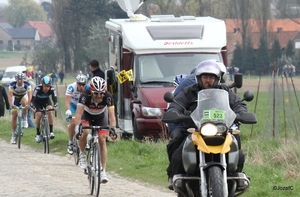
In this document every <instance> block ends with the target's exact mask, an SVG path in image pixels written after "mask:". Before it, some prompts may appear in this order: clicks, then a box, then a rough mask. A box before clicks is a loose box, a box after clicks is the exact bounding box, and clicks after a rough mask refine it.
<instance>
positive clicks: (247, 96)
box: [243, 90, 254, 102]
mask: <svg viewBox="0 0 300 197" xmlns="http://www.w3.org/2000/svg"><path fill="white" fill-rule="evenodd" d="M253 98H254V94H253V92H251V91H249V90H247V91H246V92H245V93H244V99H243V100H245V101H247V102H249V101H252V100H253Z"/></svg>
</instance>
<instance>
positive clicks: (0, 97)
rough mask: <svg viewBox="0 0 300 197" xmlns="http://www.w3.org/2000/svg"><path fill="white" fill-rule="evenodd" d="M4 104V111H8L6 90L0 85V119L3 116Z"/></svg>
mask: <svg viewBox="0 0 300 197" xmlns="http://www.w3.org/2000/svg"><path fill="white" fill-rule="evenodd" d="M4 103H5V105H6V109H7V110H9V102H8V96H7V93H6V90H5V88H4V87H3V86H2V85H0V117H1V116H4V112H5V110H4Z"/></svg>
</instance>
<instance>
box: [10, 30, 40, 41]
mask: <svg viewBox="0 0 300 197" xmlns="http://www.w3.org/2000/svg"><path fill="white" fill-rule="evenodd" d="M7 31H8V33H9V35H10V36H11V37H12V38H13V39H17V38H19V39H29V38H30V39H35V34H36V31H37V30H36V29H34V28H8V29H7Z"/></svg>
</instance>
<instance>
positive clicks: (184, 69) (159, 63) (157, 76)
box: [136, 54, 222, 83]
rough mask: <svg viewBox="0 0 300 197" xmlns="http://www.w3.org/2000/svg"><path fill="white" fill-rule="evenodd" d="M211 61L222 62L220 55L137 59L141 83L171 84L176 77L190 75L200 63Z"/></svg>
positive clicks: (141, 57) (186, 55)
mask: <svg viewBox="0 0 300 197" xmlns="http://www.w3.org/2000/svg"><path fill="white" fill-rule="evenodd" d="M209 59H216V60H220V61H222V57H221V55H220V54H153V55H140V56H138V57H137V59H136V63H137V64H136V66H137V67H138V70H139V75H138V78H139V79H140V81H141V83H149V82H169V83H172V82H173V79H174V77H175V76H176V75H179V74H186V75H189V74H190V72H191V71H192V70H193V68H194V67H195V66H197V65H198V64H199V63H200V62H202V61H204V60H209Z"/></svg>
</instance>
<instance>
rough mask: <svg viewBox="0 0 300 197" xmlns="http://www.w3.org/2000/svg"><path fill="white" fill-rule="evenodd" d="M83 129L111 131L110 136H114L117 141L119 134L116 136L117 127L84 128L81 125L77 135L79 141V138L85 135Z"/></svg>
mask: <svg viewBox="0 0 300 197" xmlns="http://www.w3.org/2000/svg"><path fill="white" fill-rule="evenodd" d="M83 129H99V130H100V129H107V130H108V131H109V134H110V135H113V136H115V137H116V139H117V134H116V131H115V127H113V126H82V125H81V124H80V125H79V128H78V130H79V132H78V133H77V134H76V138H77V139H78V137H79V136H81V135H82V133H83V131H82V130H83Z"/></svg>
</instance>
